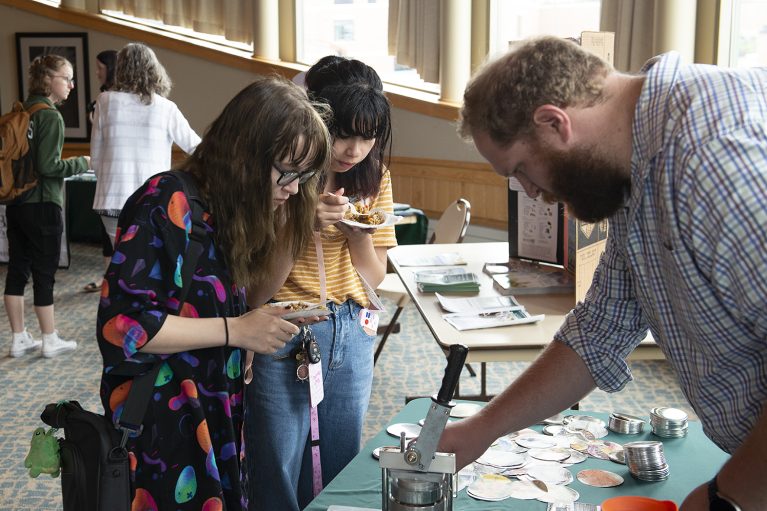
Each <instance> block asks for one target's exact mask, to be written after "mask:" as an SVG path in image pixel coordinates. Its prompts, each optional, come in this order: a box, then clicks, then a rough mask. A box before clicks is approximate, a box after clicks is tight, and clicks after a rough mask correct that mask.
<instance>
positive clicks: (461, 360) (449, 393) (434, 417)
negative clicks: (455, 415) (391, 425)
mask: <svg viewBox="0 0 767 511" xmlns="http://www.w3.org/2000/svg"><path fill="white" fill-rule="evenodd" d="M468 353H469V348H467V347H466V346H464V345H463V344H453V345H451V346H450V351H449V353H448V356H447V367H445V376H444V377H443V378H442V386H441V387H440V389H439V392H438V393H437V394H436V395H434V396H432V398H431V401H432V403H431V406H430V407H429V413H428V414H427V415H426V420H425V421H424V423H423V428H421V434H420V435H418V438H416V439H415V440H413V441H412V442H410V445H409V446H408V448H407V450H406V451H405V462H406V463H407V464H408V465H410V466H412V467H413V468H414V469H416V470H419V471H421V472H426V471H428V470H429V467H430V466H431V462H432V460H433V459H434V453H435V451H436V450H437V444H438V443H439V438H440V437H441V436H442V432H443V431H444V430H445V424H447V418H448V417H449V415H450V410H451V409H452V408H453V406H455V403H453V402H452V399H453V394H454V393H455V388H456V387H457V386H458V380H459V378H460V377H461V371H462V370H463V366H464V364H465V363H466V355H468Z"/></svg>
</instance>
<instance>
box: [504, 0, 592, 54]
mask: <svg viewBox="0 0 767 511" xmlns="http://www.w3.org/2000/svg"><path fill="white" fill-rule="evenodd" d="M600 8H601V1H600V0H539V1H537V2H529V1H523V0H494V1H493V2H492V3H491V4H490V53H491V54H492V55H497V54H500V53H504V52H505V51H506V50H507V49H508V48H509V42H513V41H519V40H521V39H526V38H528V37H533V36H537V35H543V34H547V35H555V36H560V37H579V36H580V35H581V32H583V31H597V30H599V15H600Z"/></svg>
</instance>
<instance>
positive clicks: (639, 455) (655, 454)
mask: <svg viewBox="0 0 767 511" xmlns="http://www.w3.org/2000/svg"><path fill="white" fill-rule="evenodd" d="M623 452H624V454H625V457H626V465H627V466H628V468H629V473H630V474H631V475H632V476H634V477H635V478H636V479H640V480H642V481H663V480H664V479H668V474H669V468H668V463H666V457H665V456H664V455H663V444H662V443H660V442H654V441H645V442H629V443H627V444H624V445H623Z"/></svg>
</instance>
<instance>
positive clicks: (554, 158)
mask: <svg viewBox="0 0 767 511" xmlns="http://www.w3.org/2000/svg"><path fill="white" fill-rule="evenodd" d="M539 147H540V145H539ZM539 150H540V153H539V154H540V155H541V160H542V162H543V164H544V165H545V166H546V167H547V168H548V170H549V175H550V176H551V191H550V192H543V193H542V197H543V200H545V201H547V202H564V203H565V204H566V205H567V207H568V209H569V210H570V213H572V215H573V216H575V218H577V219H579V220H582V221H584V222H592V223H593V222H598V221H600V220H604V219H605V218H607V217H609V216H611V215H613V213H615V212H616V211H618V209H619V208H620V207H621V206H622V205H623V202H624V200H625V199H626V197H628V195H629V192H630V191H631V178H630V177H629V176H628V175H627V174H628V173H627V172H624V171H623V169H621V167H620V166H618V165H617V164H615V163H613V162H611V161H609V160H608V159H607V158H604V157H602V156H601V155H599V154H598V153H597V151H596V150H595V148H593V147H590V148H586V147H576V148H574V149H571V150H570V151H568V152H563V151H556V150H552V149H546V148H543V147H540V149H539Z"/></svg>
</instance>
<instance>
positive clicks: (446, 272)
mask: <svg viewBox="0 0 767 511" xmlns="http://www.w3.org/2000/svg"><path fill="white" fill-rule="evenodd" d="M415 282H416V283H417V284H418V290H419V291H421V292H422V293H434V292H443V293H444V292H447V293H471V292H477V291H479V280H478V279H477V275H476V274H474V273H472V272H467V271H466V269H464V268H440V269H438V270H421V271H417V272H416V273H415Z"/></svg>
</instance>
